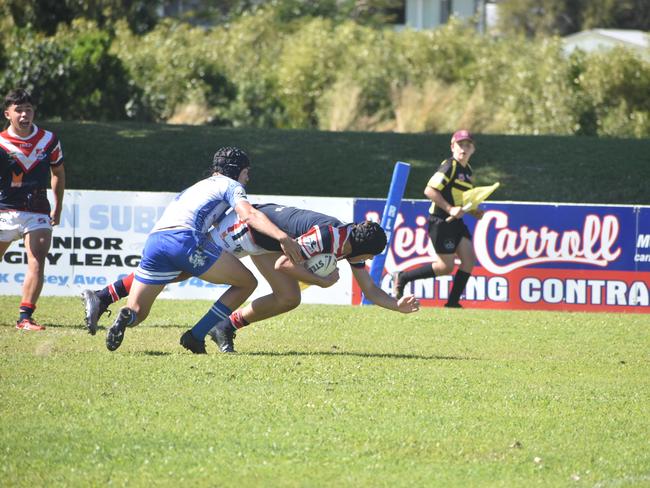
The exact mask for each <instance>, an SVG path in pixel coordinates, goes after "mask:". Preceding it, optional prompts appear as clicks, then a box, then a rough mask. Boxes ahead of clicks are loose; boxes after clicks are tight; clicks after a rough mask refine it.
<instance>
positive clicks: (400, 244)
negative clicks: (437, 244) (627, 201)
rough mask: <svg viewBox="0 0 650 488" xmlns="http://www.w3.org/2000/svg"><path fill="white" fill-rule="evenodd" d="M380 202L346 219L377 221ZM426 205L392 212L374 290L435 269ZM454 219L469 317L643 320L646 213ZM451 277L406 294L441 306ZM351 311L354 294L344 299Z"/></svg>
mask: <svg viewBox="0 0 650 488" xmlns="http://www.w3.org/2000/svg"><path fill="white" fill-rule="evenodd" d="M383 205H384V201H383V200H356V201H355V209H354V219H355V220H363V219H366V218H368V219H373V220H379V219H380V218H381V212H382V209H383ZM428 208H429V202H428V201H418V200H410V201H404V202H402V206H401V208H400V212H399V216H398V218H397V221H396V223H395V230H394V234H393V242H392V245H391V249H390V251H389V253H388V255H387V258H386V264H385V269H384V274H383V276H382V279H381V287H382V288H383V289H384V290H385V291H387V292H391V291H392V279H391V276H390V273H392V272H393V271H403V270H406V269H411V268H414V267H417V266H421V265H424V264H427V263H431V262H432V261H434V260H435V259H436V254H435V251H434V250H433V246H432V245H431V243H430V240H429V237H428V234H427V217H428ZM481 208H483V209H484V210H485V215H484V216H483V218H482V219H481V220H478V221H477V220H476V219H475V218H473V217H471V216H466V217H465V218H464V220H465V223H466V224H467V226H468V228H469V230H470V232H471V233H472V235H473V243H474V249H475V251H476V256H477V258H478V263H477V265H476V267H475V268H474V271H473V273H472V276H471V277H470V280H469V282H468V284H467V288H466V291H465V297H464V300H465V301H464V302H463V303H464V304H465V305H466V306H468V307H472V308H504V309H542V310H567V311H607V312H640V313H650V306H649V295H650V207H642V206H611V205H571V204H542V203H539V204H538V203H498V202H497V203H484V204H482V205H481ZM452 279H453V278H452V277H451V276H445V277H440V278H436V279H435V280H434V279H428V280H419V281H415V282H412V283H410V284H409V285H407V288H406V290H405V292H406V293H409V292H410V293H414V294H415V295H416V296H417V297H419V298H420V299H421V301H422V303H423V305H429V306H440V305H442V304H444V303H445V302H446V300H447V298H448V296H449V292H450V290H451V284H452ZM353 296H354V303H358V300H359V296H360V293H359V290H358V289H357V287H356V285H355V286H354V291H353Z"/></svg>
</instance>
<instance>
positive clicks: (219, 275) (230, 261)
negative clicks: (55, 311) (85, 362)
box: [106, 147, 302, 351]
mask: <svg viewBox="0 0 650 488" xmlns="http://www.w3.org/2000/svg"><path fill="white" fill-rule="evenodd" d="M249 168H250V161H249V159H248V156H247V154H246V153H245V152H244V151H242V150H241V149H238V148H234V147H223V148H220V149H218V150H217V152H216V153H215V155H214V158H213V163H212V166H211V170H212V173H213V174H212V176H210V177H208V178H206V179H204V180H201V181H199V182H198V183H195V184H194V185H192V186H191V187H189V188H187V189H186V190H185V191H183V192H181V193H180V194H178V195H177V196H176V198H175V199H174V200H173V201H172V202H171V203H170V204H169V205H168V206H167V208H166V209H165V211H164V213H163V215H162V216H161V217H160V219H159V220H158V222H157V223H156V225H155V226H154V228H153V230H152V231H151V233H150V234H149V236H148V237H147V241H146V242H145V245H144V249H143V251H142V260H141V261H140V265H139V266H138V268H137V270H136V272H135V279H134V280H133V283H132V286H131V290H130V294H129V299H128V301H127V306H126V307H122V308H121V309H120V312H119V314H118V316H117V318H116V320H115V322H114V323H113V325H112V326H111V328H110V329H109V330H108V333H107V334H106V347H107V348H108V349H109V350H110V351H114V350H116V349H117V348H118V347H119V346H120V344H121V343H122V340H123V339H124V333H125V330H126V327H129V326H135V325H137V324H138V323H140V322H142V321H144V320H145V319H146V317H147V316H148V315H149V311H150V310H151V306H152V304H153V302H154V301H155V299H156V297H157V296H158V294H159V293H160V292H161V291H162V290H163V288H164V287H165V285H167V284H168V283H171V282H172V281H174V280H175V279H177V278H178V276H179V275H181V273H183V272H185V273H187V274H189V275H191V276H198V277H200V278H201V279H203V280H205V281H208V282H210V283H226V284H229V285H230V288H228V290H227V291H226V292H225V293H224V294H223V295H222V296H221V297H220V298H219V300H218V301H217V302H215V304H214V305H213V306H212V308H211V309H210V311H209V312H208V314H206V316H204V317H203V318H202V319H201V320H200V321H199V323H198V324H197V325H196V326H195V328H196V329H197V330H199V331H203V330H205V333H207V332H208V331H209V330H210V329H211V328H212V327H213V326H214V325H215V324H216V323H217V322H218V321H219V320H221V319H222V318H224V317H228V316H229V315H230V314H231V313H232V309H233V308H236V307H239V306H240V305H241V304H242V303H244V301H245V300H246V299H247V298H248V297H249V296H250V294H251V293H253V291H254V290H255V288H256V286H257V280H256V279H255V277H254V276H253V274H252V273H251V272H250V271H249V270H248V269H247V268H246V267H245V266H244V265H243V264H242V263H241V262H239V260H238V259H237V258H235V257H234V256H232V255H231V254H229V253H224V252H222V249H221V247H219V246H217V245H216V244H215V243H214V241H213V240H212V239H211V238H210V236H209V235H208V233H207V232H208V230H209V229H210V228H211V227H212V226H213V225H214V224H215V223H217V222H219V221H220V220H221V219H222V218H223V217H224V216H225V214H226V212H227V211H228V210H229V209H234V211H235V212H236V213H237V215H238V216H239V217H240V218H241V219H242V220H243V221H245V222H246V223H247V224H248V225H250V226H251V228H254V229H256V230H257V231H259V232H261V233H263V234H266V235H268V236H271V237H272V238H274V239H276V240H277V241H279V242H280V245H281V247H282V250H283V251H284V252H285V253H286V254H287V256H289V258H290V259H291V260H298V261H300V260H301V259H302V257H301V254H300V248H299V247H298V244H297V243H296V242H295V241H293V239H291V238H290V237H289V236H288V235H287V234H286V233H285V232H283V231H281V230H280V229H278V228H277V227H276V226H275V225H274V224H272V223H271V222H270V221H269V220H268V219H267V218H266V216H265V215H264V214H262V213H261V212H259V211H258V210H256V209H255V208H254V207H253V206H252V205H251V204H250V203H249V202H248V199H247V197H246V191H245V190H244V187H243V185H242V184H241V183H240V182H239V181H238V180H243V181H246V180H247V179H248V172H249Z"/></svg>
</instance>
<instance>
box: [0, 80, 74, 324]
mask: <svg viewBox="0 0 650 488" xmlns="http://www.w3.org/2000/svg"><path fill="white" fill-rule="evenodd" d="M34 111H35V108H34V102H33V100H32V97H31V96H30V94H29V93H28V92H27V91H25V90H23V89H17V90H14V91H12V92H11V93H9V94H8V95H7V96H6V98H5V100H4V115H5V118H6V119H7V120H8V121H9V127H8V128H7V129H6V130H4V131H3V132H0V261H1V260H2V257H3V256H4V253H5V252H6V251H7V249H8V248H9V245H10V244H11V243H12V241H16V240H19V239H21V238H22V239H23V240H24V242H25V251H26V252H27V272H26V273H25V281H24V283H23V294H22V299H21V302H20V308H19V316H18V321H17V322H16V328H17V329H23V330H44V329H45V327H43V326H42V325H39V324H38V323H36V322H35V321H34V319H33V318H32V314H33V313H34V310H35V309H36V302H37V301H38V297H39V296H40V294H41V290H42V288H43V277H44V270H45V258H46V256H47V253H48V251H49V250H50V243H51V240H52V226H54V225H57V224H58V223H59V220H60V218H61V210H63V192H64V189H65V170H64V168H63V151H62V150H61V144H60V143H59V140H58V138H57V137H56V136H55V135H54V133H52V132H50V131H47V130H44V129H41V128H39V127H37V126H36V125H35V124H34ZM48 184H51V185H52V191H53V193H54V207H53V208H52V207H51V206H50V202H49V201H48V199H47V187H48Z"/></svg>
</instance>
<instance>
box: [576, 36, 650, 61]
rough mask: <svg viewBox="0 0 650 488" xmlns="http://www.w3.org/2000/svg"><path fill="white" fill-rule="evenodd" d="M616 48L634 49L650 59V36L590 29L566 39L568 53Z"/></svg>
mask: <svg viewBox="0 0 650 488" xmlns="http://www.w3.org/2000/svg"><path fill="white" fill-rule="evenodd" d="M616 46H621V47H626V48H629V49H633V50H635V51H638V52H639V53H640V54H641V55H642V56H643V57H645V58H646V59H650V34H649V33H647V32H644V31H640V30H625V29H590V30H584V31H582V32H576V33H575V34H571V35H569V36H566V37H565V38H564V50H565V52H567V53H570V52H572V51H573V50H574V49H578V48H579V49H582V50H583V51H587V52H590V51H594V50H598V49H611V48H613V47H616Z"/></svg>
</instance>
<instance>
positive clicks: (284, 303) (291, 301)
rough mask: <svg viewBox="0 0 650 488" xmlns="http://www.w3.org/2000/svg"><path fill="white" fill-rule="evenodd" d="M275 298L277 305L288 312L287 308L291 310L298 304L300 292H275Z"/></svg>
mask: <svg viewBox="0 0 650 488" xmlns="http://www.w3.org/2000/svg"><path fill="white" fill-rule="evenodd" d="M275 299H276V303H277V304H278V306H279V307H281V308H282V310H284V311H285V312H288V311H289V310H293V309H294V308H296V307H297V306H298V305H300V301H301V296H300V293H298V294H294V293H290V294H286V293H285V294H276V295H275Z"/></svg>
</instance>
